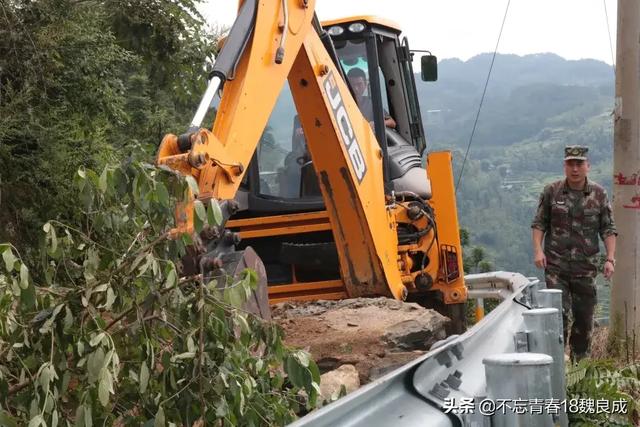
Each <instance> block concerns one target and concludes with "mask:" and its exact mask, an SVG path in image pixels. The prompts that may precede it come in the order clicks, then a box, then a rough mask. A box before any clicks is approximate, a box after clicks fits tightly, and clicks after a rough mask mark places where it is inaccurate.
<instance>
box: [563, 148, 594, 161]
mask: <svg viewBox="0 0 640 427" xmlns="http://www.w3.org/2000/svg"><path fill="white" fill-rule="evenodd" d="M588 152H589V147H584V146H582V145H568V146H566V147H564V159H565V160H587V153H588Z"/></svg>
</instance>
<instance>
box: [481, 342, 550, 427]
mask: <svg viewBox="0 0 640 427" xmlns="http://www.w3.org/2000/svg"><path fill="white" fill-rule="evenodd" d="M482 363H483V364H484V372H485V377H486V380H487V397H488V399H489V402H494V403H495V408H494V414H493V417H492V424H491V425H492V427H525V426H526V427H543V426H544V427H547V426H548V427H552V426H553V425H554V423H553V417H552V415H551V414H550V413H549V411H548V408H547V407H546V404H547V402H549V401H550V400H551V365H552V364H553V359H552V358H551V356H549V355H546V354H539V353H505V354H497V355H493V356H489V357H486V358H485V359H484V360H483V361H482ZM503 402H504V405H503V406H502V407H500V408H499V407H498V404H500V403H503ZM518 403H520V404H518ZM534 403H535V405H534ZM481 404H482V402H481ZM485 411H486V408H485Z"/></svg>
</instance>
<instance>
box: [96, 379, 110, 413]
mask: <svg viewBox="0 0 640 427" xmlns="http://www.w3.org/2000/svg"><path fill="white" fill-rule="evenodd" d="M105 371H106V370H105ZM106 372H108V371H106ZM109 387H110V384H109V383H107V380H106V379H105V376H104V375H103V376H102V378H100V383H99V384H98V399H100V403H101V404H102V406H104V407H106V406H107V405H108V404H109Z"/></svg>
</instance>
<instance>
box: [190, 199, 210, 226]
mask: <svg viewBox="0 0 640 427" xmlns="http://www.w3.org/2000/svg"><path fill="white" fill-rule="evenodd" d="M193 208H194V209H195V211H196V215H198V218H200V220H201V221H202V222H203V223H206V222H207V210H206V209H205V208H204V205H203V204H202V202H201V201H200V200H195V201H194V202H193Z"/></svg>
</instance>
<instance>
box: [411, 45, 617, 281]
mask: <svg viewBox="0 0 640 427" xmlns="http://www.w3.org/2000/svg"><path fill="white" fill-rule="evenodd" d="M490 61H491V55H489V54H482V55H478V56H476V57H473V58H471V59H469V60H468V61H466V62H462V61H460V60H457V59H449V60H444V61H441V62H440V64H439V70H438V71H439V76H440V77H439V81H438V82H435V83H424V82H420V83H418V87H419V89H418V90H419V92H420V96H421V102H422V104H421V106H422V115H423V119H424V121H425V127H426V128H427V134H428V138H429V143H430V149H442V148H450V149H453V150H454V151H455V157H454V158H455V160H454V161H455V169H456V180H457V179H458V175H459V173H460V168H461V165H462V159H463V157H464V152H465V150H466V147H467V144H468V143H469V137H470V135H471V130H472V127H473V122H474V120H475V117H476V114H477V111H478V104H479V102H480V97H481V95H482V90H483V87H484V83H485V79H486V75H487V71H488V70H489V64H490ZM613 85H614V75H613V70H612V68H611V67H610V66H609V65H607V64H605V63H602V62H599V61H594V60H581V61H567V60H565V59H563V58H560V57H558V56H556V55H553V54H539V55H528V56H524V57H520V56H516V55H498V56H497V58H496V61H495V64H494V68H493V73H492V75H491V80H490V83H489V85H488V88H487V95H486V98H485V100H484V105H483V108H482V110H481V113H480V116H479V120H478V125H477V129H476V132H475V136H474V138H473V141H472V143H471V149H470V152H469V156H468V159H467V163H466V166H465V168H464V174H463V176H462V179H461V181H460V186H459V188H458V193H457V196H458V197H457V198H458V208H459V212H460V216H461V223H462V226H463V227H465V228H467V229H468V231H469V233H470V244H471V246H473V245H480V246H483V247H485V248H486V249H487V251H486V252H487V253H486V255H485V256H486V258H487V259H488V260H489V261H491V262H492V263H493V268H495V269H501V270H510V271H518V272H522V273H523V274H526V275H537V276H541V272H540V271H539V270H536V269H535V267H534V266H533V264H532V262H531V243H530V228H529V224H530V222H531V218H532V215H533V212H534V208H535V207H536V203H537V198H538V194H539V192H540V190H541V189H542V187H543V185H544V184H545V183H547V182H550V181H552V180H555V179H558V178H559V177H561V176H562V150H563V147H564V146H565V145H569V144H584V145H588V146H589V147H590V154H591V161H592V169H591V177H592V178H594V179H595V180H597V181H599V182H601V183H602V184H603V185H605V186H606V187H607V188H609V189H610V187H611V179H612V178H611V176H612V172H611V159H612V121H611V116H610V113H611V110H612V108H613V97H614V86H613Z"/></svg>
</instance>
